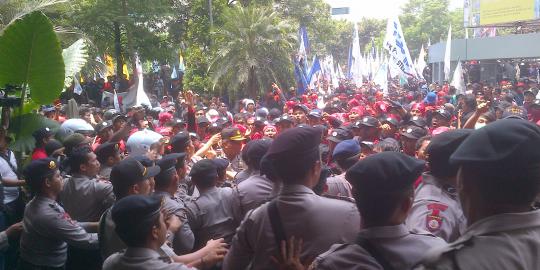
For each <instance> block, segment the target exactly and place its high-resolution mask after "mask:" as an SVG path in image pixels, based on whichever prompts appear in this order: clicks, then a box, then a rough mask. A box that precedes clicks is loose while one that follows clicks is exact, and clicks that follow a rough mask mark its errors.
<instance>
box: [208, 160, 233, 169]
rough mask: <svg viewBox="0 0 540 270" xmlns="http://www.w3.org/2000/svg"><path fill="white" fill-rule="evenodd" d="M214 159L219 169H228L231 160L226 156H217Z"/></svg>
mask: <svg viewBox="0 0 540 270" xmlns="http://www.w3.org/2000/svg"><path fill="white" fill-rule="evenodd" d="M212 161H213V162H214V164H215V165H216V169H217V170H218V171H223V170H226V169H227V167H229V161H228V160H226V159H224V158H215V159H212Z"/></svg>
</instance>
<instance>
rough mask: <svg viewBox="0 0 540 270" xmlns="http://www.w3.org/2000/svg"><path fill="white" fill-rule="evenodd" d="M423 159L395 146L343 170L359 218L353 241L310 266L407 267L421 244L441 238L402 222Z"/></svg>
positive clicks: (420, 254) (423, 246) (417, 255)
mask: <svg viewBox="0 0 540 270" xmlns="http://www.w3.org/2000/svg"><path fill="white" fill-rule="evenodd" d="M423 169H424V162H423V161H420V160H418V159H415V158H412V157H409V156H407V155H405V154H402V153H397V152H382V153H379V154H374V155H371V156H369V157H367V158H365V159H363V160H361V161H359V162H358V163H356V164H355V165H354V166H352V167H351V168H350V169H349V170H348V171H347V174H346V178H347V180H348V181H350V182H351V183H352V185H353V187H354V190H355V196H354V198H355V200H356V205H357V206H358V211H359V212H360V216H361V218H362V226H361V227H362V229H361V230H360V232H359V234H358V237H357V240H356V242H354V243H352V244H337V245H333V246H332V247H331V248H330V250H328V251H327V252H326V253H324V254H322V255H320V256H319V257H318V258H317V259H316V260H315V261H314V263H313V265H312V268H313V269H358V270H360V269H362V270H366V269H386V270H388V269H410V268H411V267H412V266H413V265H415V264H416V263H418V262H419V261H420V260H421V259H422V257H423V255H424V253H425V250H427V249H430V248H432V247H437V246H442V245H444V244H445V242H444V241H443V240H442V239H439V238H437V237H435V236H434V235H432V234H430V233H427V232H422V231H418V230H413V231H409V229H408V228H407V227H406V226H405V224H404V223H403V222H404V221H405V219H406V217H407V213H408V211H409V209H410V208H411V206H412V202H413V196H414V181H415V180H416V179H417V178H418V176H419V175H420V173H421V172H422V171H423Z"/></svg>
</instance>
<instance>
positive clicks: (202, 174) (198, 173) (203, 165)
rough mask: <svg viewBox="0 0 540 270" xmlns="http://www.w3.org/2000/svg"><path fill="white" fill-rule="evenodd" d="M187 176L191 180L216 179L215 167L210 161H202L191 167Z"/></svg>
mask: <svg viewBox="0 0 540 270" xmlns="http://www.w3.org/2000/svg"><path fill="white" fill-rule="evenodd" d="M189 176H191V177H193V178H216V177H217V176H218V175H217V166H216V164H215V163H214V162H213V161H212V160H210V159H203V160H200V161H198V162H197V163H195V164H194V165H193V167H192V168H191V171H190V172H189Z"/></svg>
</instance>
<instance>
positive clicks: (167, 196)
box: [154, 190, 174, 199]
mask: <svg viewBox="0 0 540 270" xmlns="http://www.w3.org/2000/svg"><path fill="white" fill-rule="evenodd" d="M154 195H157V196H163V197H166V198H171V199H172V198H174V196H173V195H171V194H169V192H167V191H159V190H156V191H154Z"/></svg>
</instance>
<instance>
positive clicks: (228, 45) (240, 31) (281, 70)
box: [210, 5, 294, 97]
mask: <svg viewBox="0 0 540 270" xmlns="http://www.w3.org/2000/svg"><path fill="white" fill-rule="evenodd" d="M224 20H225V24H224V25H223V27H221V28H220V29H217V31H216V39H218V40H220V43H221V46H220V48H219V49H218V51H217V53H216V55H215V57H214V58H213V61H212V64H211V66H210V74H211V77H212V81H213V84H214V85H218V84H219V85H220V86H222V87H225V88H227V89H228V90H229V92H236V91H239V92H240V93H243V95H245V96H250V97H255V96H256V95H258V94H261V93H264V91H265V90H266V89H268V88H269V87H270V85H271V84H272V83H273V82H276V83H278V84H280V85H281V86H282V87H288V84H289V82H290V81H291V80H292V78H291V75H292V64H291V52H292V50H293V45H292V44H293V43H294V35H292V34H290V33H293V31H292V30H291V29H290V25H289V24H288V22H287V21H286V20H282V19H280V18H279V14H278V13H276V12H275V11H273V10H272V9H271V8H268V7H255V6H254V5H250V6H248V7H242V6H236V7H233V8H231V9H229V10H227V11H226V12H225V13H224Z"/></svg>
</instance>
